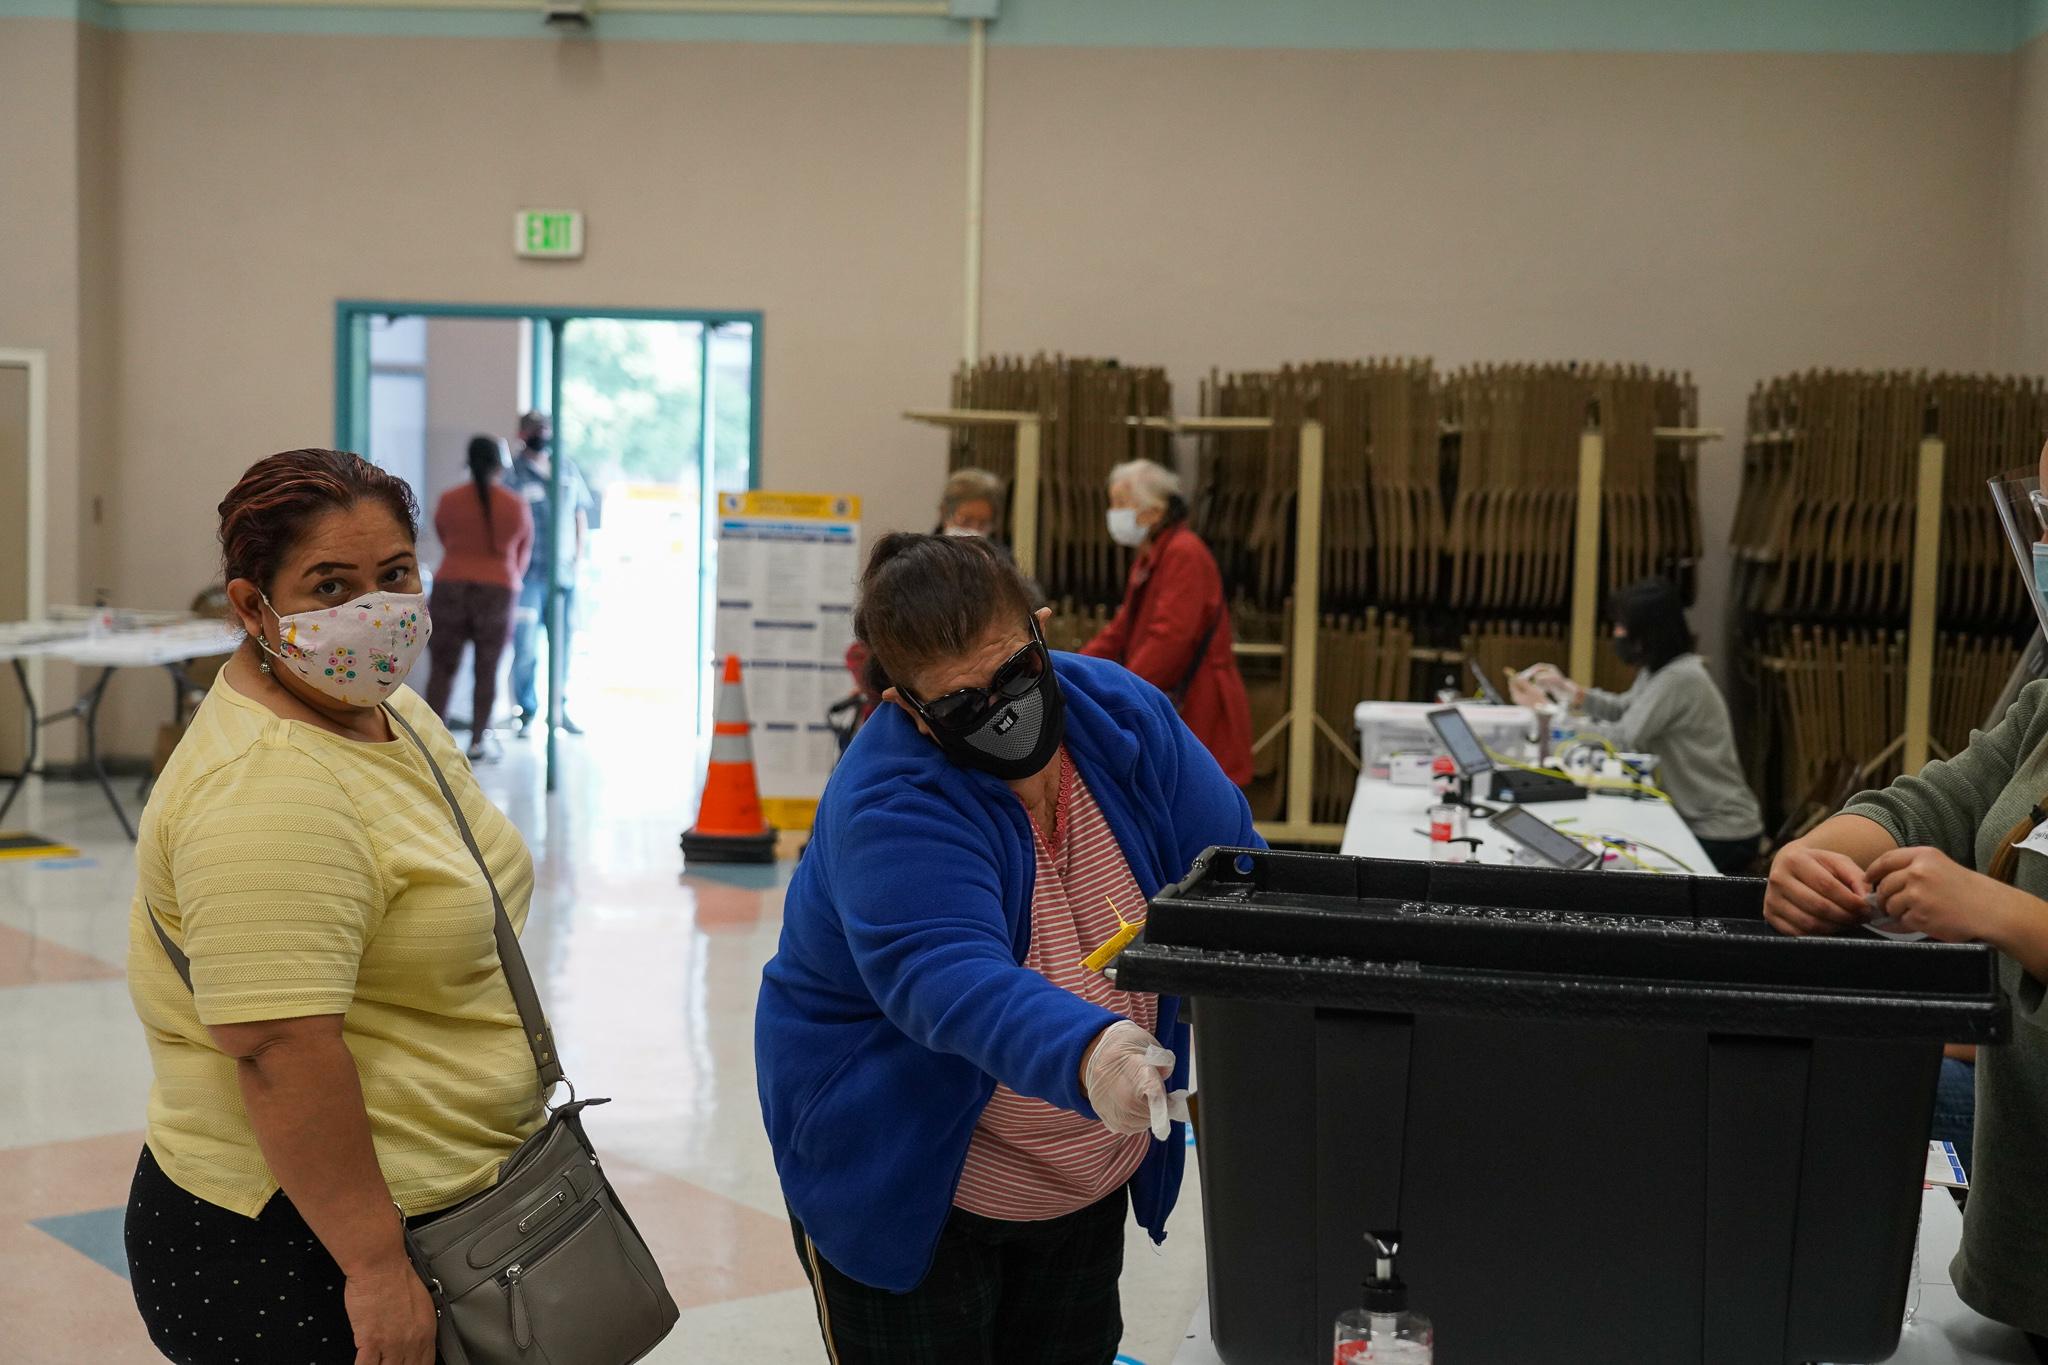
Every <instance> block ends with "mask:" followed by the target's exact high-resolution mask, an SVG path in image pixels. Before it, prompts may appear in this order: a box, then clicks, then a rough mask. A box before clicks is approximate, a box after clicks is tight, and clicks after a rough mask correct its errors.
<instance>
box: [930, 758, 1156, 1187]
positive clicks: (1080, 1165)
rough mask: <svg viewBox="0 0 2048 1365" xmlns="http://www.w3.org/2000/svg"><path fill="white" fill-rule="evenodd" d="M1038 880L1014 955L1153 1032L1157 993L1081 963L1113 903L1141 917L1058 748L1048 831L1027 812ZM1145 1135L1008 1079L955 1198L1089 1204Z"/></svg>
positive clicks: (1132, 888) (1125, 869)
mask: <svg viewBox="0 0 2048 1365" xmlns="http://www.w3.org/2000/svg"><path fill="white" fill-rule="evenodd" d="M1032 833H1033V835H1034V836H1035V840H1036V843H1037V845H1038V879H1037V882H1036V883H1035V884H1034V885H1033V887H1032V892H1031V947H1030V949H1029V951H1028V952H1027V953H1026V954H1025V957H1024V965H1025V966H1027V967H1029V968H1031V969H1032V970H1033V971H1035V972H1037V973H1039V974H1040V975H1041V976H1043V977H1045V979H1046V980H1048V981H1050V982H1052V983H1053V984H1054V985H1055V986H1058V987H1060V988H1061V989H1062V990H1066V991H1071V992H1073V993H1074V994H1075V995H1078V996H1080V997H1081V998H1082V999H1083V1000H1092V1001H1093V1002H1095V1003H1096V1004H1098V1005H1101V1006H1102V1007H1103V1008H1104V1009H1107V1010H1110V1011H1112V1012H1113V1013H1116V1014H1121V1015H1123V1016H1124V1017H1125V1018H1127V1019H1129V1020H1131V1021H1132V1022H1134V1023H1136V1024H1137V1025H1138V1027H1140V1028H1142V1029H1144V1030H1145V1031H1146V1032H1147V1033H1151V1032H1152V1031H1154V1030H1155V1029H1157V1028H1158V1027H1159V997H1158V996H1156V995H1144V994H1139V993H1136V992H1132V991H1120V990H1118V989H1116V988H1115V987H1114V986H1112V985H1110V984H1109V983H1108V982H1107V981H1105V980H1103V979H1102V976H1101V974H1100V973H1098V972H1091V971H1089V970H1088V969H1087V968H1086V967H1084V966H1082V965H1081V960H1082V959H1083V958H1085V957H1087V956H1088V954H1090V953H1092V952H1094V951H1095V950H1096V949H1097V948H1099V947H1101V946H1102V945H1103V944H1104V943H1106V942H1108V941H1109V939H1111V938H1112V937H1114V936H1115V934H1116V931H1117V929H1118V928H1119V924H1118V921H1117V916H1116V911H1115V910H1112V909H1111V908H1110V902H1111V901H1112V900H1113V901H1115V903H1116V908H1117V910H1121V911H1123V913H1124V917H1125V918H1126V919H1131V920H1136V919H1140V918H1142V917H1143V916H1144V913H1145V898H1144V896H1143V895H1142V894H1140V892H1139V890H1138V883H1137V882H1136V881H1135V880H1134V879H1133V878H1132V876H1131V867H1130V864H1129V863H1128V862H1126V861H1125V860H1124V854H1123V850H1122V849H1120V848H1118V847H1117V842H1116V835H1115V833H1114V832H1112V831H1111V829H1110V827H1109V821H1108V820H1107V819H1105V818H1104V817H1103V814H1102V810H1101V808H1100V807H1098V806H1097V805H1096V804H1095V798H1094V797H1093V796H1092V795H1090V794H1089V791H1088V785H1087V783H1085V782H1083V781H1082V780H1081V774H1080V771H1079V770H1078V769H1076V768H1075V767H1074V760H1073V759H1072V758H1070V757H1068V755H1067V752H1066V750H1064V749H1062V750H1061V751H1060V794H1059V800H1058V803H1057V808H1056V812H1055V814H1054V817H1053V833H1052V835H1051V837H1048V836H1047V835H1046V832H1045V831H1044V830H1042V829H1039V828H1038V826H1037V822H1036V821H1033V822H1032ZM1150 1141H1151V1135H1150V1134H1148V1133H1133V1134H1130V1135H1129V1136H1126V1137H1118V1136H1117V1135H1116V1134H1114V1133H1112V1132H1110V1131H1109V1129H1108V1128H1106V1127H1104V1126H1103V1125H1102V1124H1100V1123H1098V1122H1096V1121H1095V1120H1093V1119H1084V1118H1082V1117H1081V1116H1080V1115H1079V1114H1076V1113H1074V1112H1073V1111H1072V1110H1070V1109H1061V1108H1059V1107H1058V1106H1057V1105H1052V1104H1048V1103H1046V1102H1045V1101H1044V1100H1040V1099H1032V1098H1030V1097H1028V1096H1025V1095H1019V1094H1018V1093H1017V1092H1016V1091H1014V1090H1012V1089H1010V1087H1008V1086H1007V1085H998V1086H996V1093H995V1097H994V1098H993V1099H991V1100H990V1101H989V1102H988V1108H987V1109H984V1110H983V1111H982V1114H981V1122H980V1124H979V1125H977V1126H976V1128H975V1130H974V1137H973V1140H972V1141H971V1142H970V1143H969V1145H968V1148H967V1168H966V1170H965V1171H963V1172H962V1173H961V1176H960V1188H959V1190H958V1191H957V1192H956V1193H955V1194H954V1196H953V1203H954V1204H955V1205H957V1206H958V1207H960V1208H963V1209H965V1210H967V1211H968V1212H969V1213H978V1214H980V1215H981V1216H982V1217H984V1218H1002V1219H1006V1220H1009V1221H1012V1222H1037V1221H1042V1220H1044V1219H1047V1218H1059V1217H1062V1216H1063V1215H1066V1214H1069V1213H1074V1212H1076V1211H1078V1210H1080V1209H1085V1208H1087V1207H1088V1206H1089V1205H1090V1204H1093V1203H1095V1202H1096V1201H1097V1200H1099V1199H1102V1198H1104V1197H1105V1196H1107V1195H1109V1194H1110V1193H1111V1192H1113V1191H1114V1190H1116V1189H1117V1188H1118V1187H1120V1186H1121V1185H1123V1184H1124V1182H1125V1181H1127V1180H1129V1179H1130V1178H1131V1176H1132V1174H1133V1173H1134V1172H1136V1170H1137V1169H1138V1166H1139V1163H1141V1162H1143V1161H1144V1159H1145V1151H1146V1144H1148V1143H1149V1142H1150Z"/></svg>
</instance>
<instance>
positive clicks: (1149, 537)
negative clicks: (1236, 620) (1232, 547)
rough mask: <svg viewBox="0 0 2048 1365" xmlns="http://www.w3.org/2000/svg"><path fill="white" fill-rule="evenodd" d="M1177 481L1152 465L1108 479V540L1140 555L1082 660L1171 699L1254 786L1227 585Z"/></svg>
mask: <svg viewBox="0 0 2048 1365" xmlns="http://www.w3.org/2000/svg"><path fill="white" fill-rule="evenodd" d="M1187 522H1188V509H1187V503H1186V502H1185V501H1183V500H1182V498H1181V495H1180V476H1179V475H1177V474H1175V473H1174V472H1173V471H1172V470H1170V469H1167V468H1165V467H1164V466H1162V465H1159V464H1155V463H1153V462H1152V461H1151V460H1133V461H1131V462H1130V463H1129V464H1121V465H1118V466H1117V467H1116V468H1115V469H1113V470H1111V471H1110V474H1109V534H1110V536H1111V537H1112V538H1113V539H1114V540H1115V541H1116V542H1117V544H1119V545H1126V546H1129V547H1131V548H1133V549H1135V550H1137V551H1138V558H1137V562H1136V563H1134V564H1132V565H1131V576H1130V580H1129V582H1128V583H1127V584H1126V585H1125V587H1124V600H1123V603H1122V605H1121V606H1119V607H1118V608H1117V611H1116V617H1115V618H1114V619H1113V620H1111V621H1110V623H1109V624H1108V625H1107V626H1105V627H1103V630H1102V633H1101V634H1100V635H1097V636H1096V637H1095V638H1094V639H1093V640H1090V641H1089V642H1088V643H1087V645H1085V646H1084V647H1083V648H1082V650H1081V652H1082V653H1083V654H1092V655H1094V656H1095V657H1096V658H1098V659H1114V660H1115V661H1116V662H1118V663H1120V664H1122V665H1123V666H1124V667H1125V668H1128V669H1129V670H1131V672H1133V673H1135V674H1137V675H1138V676H1139V677H1141V678H1143V679H1144V680H1145V681H1146V682H1149V683H1151V684H1152V685H1153V686H1154V687H1156V688H1158V689H1159V690H1160V691H1162V692H1164V693H1166V695H1167V696H1169V697H1171V698H1172V699H1173V704H1174V708H1175V709H1176V710H1178V711H1179V712H1180V718H1181V719H1182V720H1183V721H1185V722H1186V723H1187V727H1188V729H1190V730H1192V731H1194V732H1195V737H1196V738H1197V739H1199V740H1201V741H1202V745H1203V747H1204V748H1206V749H1208V751H1209V752H1210V754H1211V755H1213V756H1214V757H1215V759H1216V762H1217V765H1218V766H1219V767H1221V768H1222V769H1223V772H1224V775H1225V776H1227V777H1229V779H1230V780H1231V781H1232V782H1235V783H1236V784H1237V785H1238V786H1240V787H1243V786H1245V785H1247V784H1248V783H1250V781H1251V780H1252V708H1251V701H1250V699H1249V698H1248V697H1246V695H1245V690H1244V677H1243V675H1241V674H1240V673H1239V672H1238V671H1237V654H1236V652H1235V650H1234V649H1233V648H1232V636H1231V630H1230V606H1229V604H1228V603H1227V602H1225V601H1224V599H1223V575H1222V574H1221V573H1219V572H1218V571H1217V568H1216V559H1215V556H1213V555H1211V554H1210V553H1209V547H1208V546H1207V545H1204V544H1203V543H1202V538H1201V537H1200V536H1198V535H1196V534H1195V533H1194V532H1193V531H1192V530H1190V529H1189V528H1188V524H1187Z"/></svg>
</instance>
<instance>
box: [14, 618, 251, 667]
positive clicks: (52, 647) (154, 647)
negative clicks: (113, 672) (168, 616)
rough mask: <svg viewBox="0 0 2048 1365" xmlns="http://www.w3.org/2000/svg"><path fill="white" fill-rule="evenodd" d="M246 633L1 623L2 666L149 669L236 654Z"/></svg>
mask: <svg viewBox="0 0 2048 1365" xmlns="http://www.w3.org/2000/svg"><path fill="white" fill-rule="evenodd" d="M241 641H242V634H241V632H240V631H238V630H235V629H233V628H232V627H230V626H228V625H226V624H225V623H223V622H220V621H195V620H183V621H176V622H171V623H167V624H152V625H142V626H133V627H125V628H123V627H113V628H109V627H106V626H103V625H98V624H95V623H93V622H84V621H74V620H52V621H8V622H0V662H4V661H6V660H9V659H28V658H44V659H61V660H64V661H66V662H69V663H75V664H84V665H86V666H88V667H100V668H150V667H154V666H156V665H159V664H176V663H183V662H185V661H186V660H188V659H204V658H208V657H210V656H212V655H215V654H232V653H233V652H234V651H235V649H236V647H237V646H239V645H240V644H241Z"/></svg>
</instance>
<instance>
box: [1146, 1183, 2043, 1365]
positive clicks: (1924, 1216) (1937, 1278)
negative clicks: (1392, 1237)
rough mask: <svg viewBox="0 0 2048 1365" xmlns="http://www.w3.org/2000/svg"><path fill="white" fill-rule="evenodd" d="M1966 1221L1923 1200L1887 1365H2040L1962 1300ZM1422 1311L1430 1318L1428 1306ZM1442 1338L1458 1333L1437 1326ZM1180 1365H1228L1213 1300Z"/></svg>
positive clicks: (1944, 1203) (1191, 1332) (1942, 1198)
mask: <svg viewBox="0 0 2048 1365" xmlns="http://www.w3.org/2000/svg"><path fill="white" fill-rule="evenodd" d="M1962 1238H1963V1215H1962V1213H1961V1211H1959V1210H1958V1209H1957V1208H1956V1203H1955V1200H1954V1199H1953V1198H1952V1197H1950V1195H1949V1192H1948V1191H1947V1190H1943V1189H1930V1190H1926V1191H1924V1192H1923V1193H1922V1194H1921V1196H1920V1308H1919V1311H1918V1313H1917V1314H1915V1316H1914V1319H1913V1321H1912V1322H1910V1323H1908V1324H1907V1325H1906V1329H1905V1331H1904V1332H1903V1333H1901V1334H1900V1336H1899V1349H1898V1350H1897V1351H1896V1352H1894V1353H1893V1354H1892V1355H1891V1356H1889V1357H1887V1365H2034V1353H2033V1350H2032V1348H2030V1347H2029V1346H2028V1345H2027V1341H2026V1338H2025V1337H2024V1336H2022V1335H2021V1334H2020V1333H2019V1332H2017V1331H2015V1330H2013V1329H2012V1328H2010V1327H2007V1326H2005V1325H2003V1324H2002V1323H1996V1322H1993V1321H1991V1320H1990V1319H1989V1318H1986V1317H1982V1316H1979V1315H1978V1314H1977V1313H1976V1312H1975V1311H1973V1310H1972V1309H1970V1308H1968V1307H1965V1306H1964V1304H1963V1301H1962V1300H1961V1299H1959V1298H1957V1297H1956V1291H1955V1286H1954V1285H1953V1284H1951V1283H1950V1282H1949V1275H1948V1265H1949V1261H1950V1260H1951V1259H1953V1258H1954V1256H1955V1254H1956V1248H1957V1247H1958V1246H1960V1245H1961V1244H1962ZM1416 1307H1417V1308H1419V1309H1421V1311H1423V1312H1425V1313H1426V1312H1428V1311H1429V1309H1428V1307H1427V1306H1426V1305H1423V1304H1417V1305H1416ZM1436 1328H1437V1331H1438V1332H1439V1333H1442V1334H1445V1335H1449V1334H1450V1333H1451V1332H1453V1331H1454V1330H1455V1329H1454V1328H1450V1327H1447V1326H1446V1325H1445V1324H1444V1323H1441V1322H1439V1323H1437V1324H1436ZM1173 1362H1174V1365H1223V1357H1222V1356H1220V1355H1218V1354H1217V1353H1216V1344H1215V1343H1214V1342H1213V1341H1211V1340H1210V1339H1209V1299H1208V1296H1207V1295H1206V1294H1205V1295H1203V1297H1202V1301H1201V1302H1200V1303H1198V1304H1196V1305H1195V1316H1194V1319H1193V1320H1192V1321H1191V1322H1189V1323H1188V1337H1187V1341H1186V1343H1185V1344H1184V1345H1183V1346H1182V1347H1181V1349H1180V1351H1179V1353H1178V1354H1176V1355H1175V1356H1174V1358H1173Z"/></svg>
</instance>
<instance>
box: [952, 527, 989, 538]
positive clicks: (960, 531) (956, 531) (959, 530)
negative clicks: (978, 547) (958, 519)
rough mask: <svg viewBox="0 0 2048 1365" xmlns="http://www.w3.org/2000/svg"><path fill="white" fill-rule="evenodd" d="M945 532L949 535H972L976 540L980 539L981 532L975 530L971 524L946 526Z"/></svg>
mask: <svg viewBox="0 0 2048 1365" xmlns="http://www.w3.org/2000/svg"><path fill="white" fill-rule="evenodd" d="M946 534H947V535H949V536H972V537H973V538H975V539H976V540H979V539H981V532H979V531H977V530H975V529H974V528H973V527H972V526H948V527H947V528H946Z"/></svg>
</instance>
